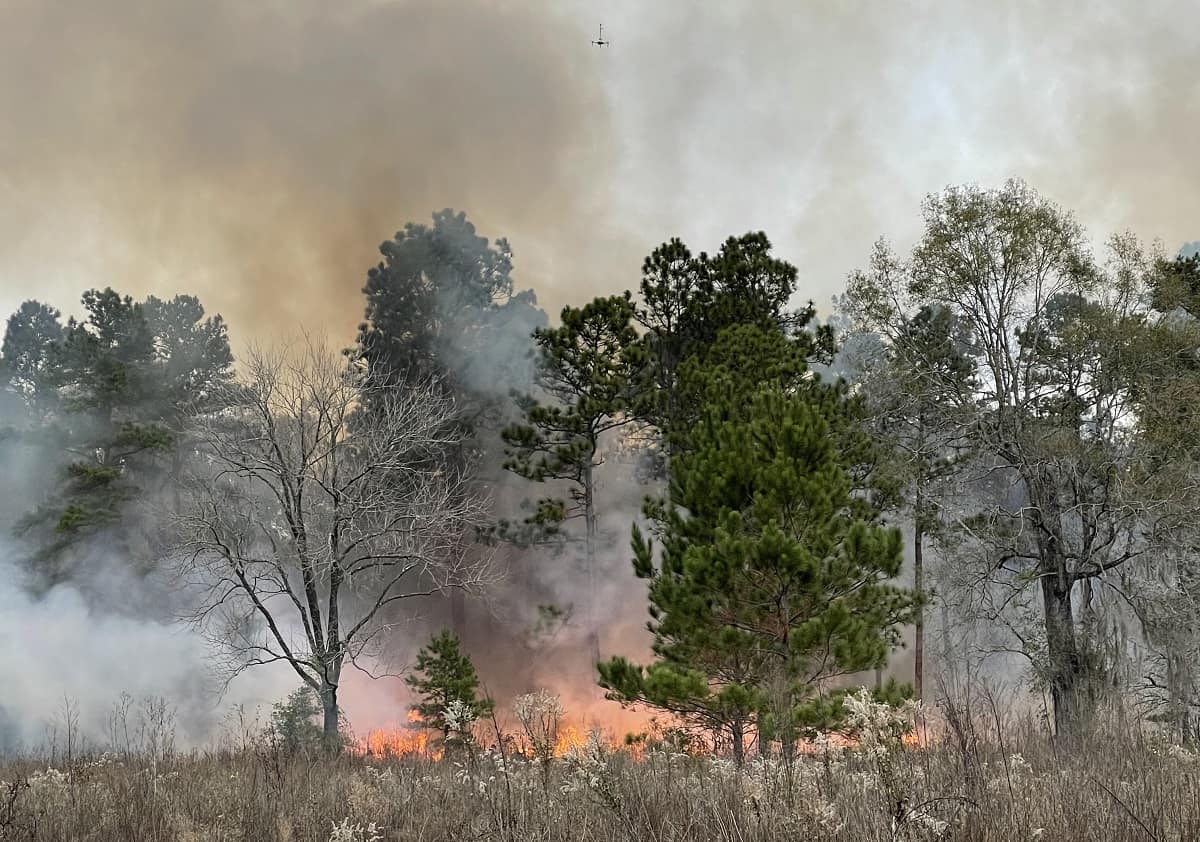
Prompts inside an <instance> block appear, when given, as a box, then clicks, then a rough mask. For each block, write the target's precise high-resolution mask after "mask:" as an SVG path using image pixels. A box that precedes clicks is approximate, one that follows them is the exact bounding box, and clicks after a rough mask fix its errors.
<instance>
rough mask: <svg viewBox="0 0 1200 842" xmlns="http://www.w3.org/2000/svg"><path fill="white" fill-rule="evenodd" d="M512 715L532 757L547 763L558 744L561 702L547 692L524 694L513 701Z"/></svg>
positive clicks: (561, 711) (561, 713)
mask: <svg viewBox="0 0 1200 842" xmlns="http://www.w3.org/2000/svg"><path fill="white" fill-rule="evenodd" d="M513 714H514V715H515V716H516V717H517V721H518V722H520V723H521V729H522V731H523V732H524V736H525V739H526V740H528V742H529V749H530V750H531V751H532V752H533V756H534V757H535V758H537V759H538V760H541V761H543V762H547V763H548V762H549V761H550V759H551V758H552V757H553V756H554V748H555V745H556V744H557V742H558V725H559V720H560V719H561V718H562V715H563V706H562V702H560V701H559V698H558V696H556V695H554V694H553V693H551V692H549V691H548V690H538V691H537V692H534V693H526V694H525V695H523V696H518V697H517V698H516V699H515V700H513Z"/></svg>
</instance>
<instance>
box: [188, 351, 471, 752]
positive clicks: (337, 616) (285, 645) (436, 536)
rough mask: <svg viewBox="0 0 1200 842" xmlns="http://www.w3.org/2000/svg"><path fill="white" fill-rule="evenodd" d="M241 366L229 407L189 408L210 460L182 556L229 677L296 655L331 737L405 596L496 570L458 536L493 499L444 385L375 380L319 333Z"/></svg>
mask: <svg viewBox="0 0 1200 842" xmlns="http://www.w3.org/2000/svg"><path fill="white" fill-rule="evenodd" d="M243 367H244V371H245V374H244V376H243V377H241V378H240V379H239V380H238V382H236V383H233V384H231V385H230V386H229V387H228V388H229V394H228V395H226V396H224V397H226V398H227V399H226V400H223V401H220V402H218V403H219V405H227V406H228V407H230V408H229V409H227V410H224V411H222V412H220V413H215V414H214V413H205V412H198V413H196V414H194V415H193V416H192V418H191V424H192V426H193V428H194V434H195V436H196V440H197V441H198V443H199V444H198V447H199V449H200V453H201V457H202V458H200V459H197V460H195V461H196V463H197V464H198V465H199V467H198V468H196V469H194V470H193V471H192V472H191V473H190V475H189V476H188V478H187V479H186V481H185V489H184V491H185V493H184V505H183V508H182V510H181V511H180V513H179V514H178V515H177V517H176V524H175V526H176V529H175V536H174V544H173V549H172V554H171V556H172V559H173V561H174V562H175V564H177V565H178V567H179V570H180V572H181V574H182V575H183V577H185V578H184V579H183V581H186V582H187V584H188V585H189V586H191V587H192V588H193V589H195V591H196V595H197V597H198V599H197V602H196V603H195V605H196V606H197V607H196V609H195V611H194V613H193V614H192V615H191V616H190V619H191V620H192V621H193V622H195V623H196V624H197V625H198V626H199V627H200V628H201V629H202V630H203V631H204V633H205V634H206V635H207V636H208V638H209V639H210V641H211V642H212V643H214V644H216V646H217V647H218V651H219V652H220V653H221V654H222V657H221V663H222V666H223V668H224V671H225V673H226V675H227V676H228V677H229V678H232V677H233V676H235V675H237V674H238V673H240V672H242V671H243V670H245V669H248V668H250V667H253V666H258V665H263V664H270V663H276V662H283V663H287V664H289V665H290V666H291V667H292V669H293V670H295V672H296V673H297V675H299V677H300V679H301V680H302V681H303V683H304V684H305V685H307V686H309V687H311V688H312V689H313V690H315V691H316V692H317V693H318V694H319V695H320V698H321V702H322V708H323V713H324V735H325V740H326V745H327V747H329V748H333V747H334V746H336V744H337V738H338V686H339V683H340V681H341V677H342V672H343V670H344V668H345V667H346V666H347V665H348V664H349V665H353V666H356V667H358V668H360V669H364V670H367V669H368V667H369V666H370V664H371V660H372V658H373V657H377V656H379V655H380V649H379V647H380V645H381V644H382V643H383V642H384V641H385V638H386V633H387V631H388V630H389V629H390V628H391V627H392V625H393V624H394V622H395V621H396V620H397V618H398V617H399V616H400V614H399V609H400V604H401V603H403V602H405V601H406V600H413V599H415V598H418V597H422V596H428V595H431V594H433V593H437V592H444V591H448V590H456V589H463V590H471V589H475V588H478V587H480V586H482V585H483V584H484V582H485V580H486V576H487V572H488V564H487V561H486V559H484V560H480V558H479V557H478V554H475V555H473V556H472V557H471V559H470V560H469V559H468V558H467V557H466V556H464V554H463V552H462V549H461V548H462V547H463V546H464V544H465V543H467V542H464V541H462V540H461V538H462V536H463V534H464V532H466V531H468V530H470V529H473V528H475V527H476V526H477V525H478V524H479V523H481V522H482V516H483V507H482V505H481V501H480V500H479V499H478V498H477V497H476V496H475V495H474V494H472V493H470V492H469V491H468V488H467V483H468V477H467V476H465V475H464V472H463V470H462V469H461V468H454V467H452V464H453V463H452V462H451V460H448V459H446V458H445V457H446V454H447V453H448V452H449V451H450V449H451V448H453V447H454V446H455V445H456V444H457V442H456V441H454V440H453V437H454V436H455V435H457V434H456V433H454V432H452V431H453V430H454V426H453V425H451V424H449V423H447V422H448V421H449V420H450V419H451V418H452V417H453V411H454V408H453V406H452V403H451V401H450V400H449V399H447V398H446V397H445V393H444V391H442V390H439V389H437V388H436V387H435V386H434V384H424V385H413V384H400V385H396V384H391V385H381V384H377V383H374V382H372V380H371V378H370V376H369V374H368V373H367V372H365V371H363V370H359V369H355V368H352V367H350V368H348V367H347V366H346V363H345V361H344V360H343V359H342V358H341V357H340V356H339V355H338V354H337V353H336V352H333V351H331V350H329V349H326V348H324V347H321V346H319V345H314V344H313V343H312V342H308V343H307V344H306V345H305V347H304V348H303V349H302V350H300V352H299V353H295V354H293V353H291V352H290V351H284V352H275V353H271V352H263V351H257V350H256V351H252V352H251V353H250V354H249V356H248V357H247V358H246V359H245V360H244V366H243ZM368 394H369V395H370V397H371V404H372V410H373V411H372V412H370V413H361V414H356V409H358V408H359V407H361V406H362V405H363V403H364V401H365V399H366V398H367V396H368Z"/></svg>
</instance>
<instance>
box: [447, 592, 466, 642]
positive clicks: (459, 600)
mask: <svg viewBox="0 0 1200 842" xmlns="http://www.w3.org/2000/svg"><path fill="white" fill-rule="evenodd" d="M450 630H451V631H453V632H454V636H455V637H457V638H458V639H459V640H464V639H465V638H466V636H467V598H466V595H465V594H464V593H463V592H462V591H461V590H459V589H458V588H451V589H450Z"/></svg>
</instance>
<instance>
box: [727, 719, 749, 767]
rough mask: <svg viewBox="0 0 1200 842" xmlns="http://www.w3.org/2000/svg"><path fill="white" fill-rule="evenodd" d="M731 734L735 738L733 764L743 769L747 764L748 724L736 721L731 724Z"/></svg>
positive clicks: (740, 720)
mask: <svg viewBox="0 0 1200 842" xmlns="http://www.w3.org/2000/svg"><path fill="white" fill-rule="evenodd" d="M729 732H730V735H731V736H732V737H733V762H734V763H736V764H737V767H738V768H739V769H740V768H742V766H743V764H745V762H746V723H745V721H743V720H742V719H735V720H733V721H732V722H730V723H729Z"/></svg>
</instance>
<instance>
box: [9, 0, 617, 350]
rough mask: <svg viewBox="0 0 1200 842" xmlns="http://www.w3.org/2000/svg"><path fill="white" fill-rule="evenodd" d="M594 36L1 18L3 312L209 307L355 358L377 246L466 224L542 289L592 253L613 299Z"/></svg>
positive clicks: (383, 24) (249, 326)
mask: <svg viewBox="0 0 1200 842" xmlns="http://www.w3.org/2000/svg"><path fill="white" fill-rule="evenodd" d="M587 37H588V36H587V33H586V32H584V31H582V30H578V29H577V28H576V25H575V22H573V21H571V20H568V19H565V18H563V17H562V16H560V15H559V14H557V13H556V11H555V4H553V3H543V4H532V3H508V4H503V3H485V2H480V3H454V2H428V3H425V2H420V3H419V2H394V3H373V2H354V3H344V4H343V3H327V2H323V0H288V2H249V3H246V2H241V0H214V2H204V3H191V2H174V0H172V2H160V0H118V2H110V3H73V2H57V0H50V2H46V0H17V2H15V3H13V2H11V0H10V1H9V2H8V3H7V4H0V115H3V117H2V119H3V122H4V130H3V131H0V172H2V173H3V176H2V177H0V255H3V257H2V258H0V272H3V275H4V278H5V282H4V294H3V295H2V296H0V297H2V298H3V299H4V303H5V304H6V305H8V306H9V307H12V306H15V304H16V303H17V300H18V299H19V298H21V297H28V296H35V295H36V296H37V297H39V298H43V299H47V300H49V301H51V302H53V303H55V304H57V305H59V306H63V307H64V308H65V309H72V305H73V304H74V303H75V302H76V301H77V299H78V296H79V293H80V292H81V291H82V289H84V288H86V287H87V286H90V285H104V284H112V285H113V286H116V287H117V288H119V289H121V290H123V291H128V292H131V293H138V294H140V293H148V292H158V293H160V294H161V293H164V292H166V293H174V292H177V291H188V292H197V293H199V294H200V295H201V296H202V300H203V301H204V302H205V304H206V305H207V306H208V308H209V309H210V310H213V311H220V312H223V313H224V314H225V315H226V316H227V317H228V318H230V320H231V322H232V323H233V325H234V328H235V332H236V333H237V338H238V339H242V340H244V339H245V338H246V337H247V335H248V334H251V333H257V332H259V331H264V330H266V331H269V332H274V331H279V330H285V329H286V328H288V327H289V325H290V324H291V323H292V322H294V321H297V320H299V321H304V322H306V323H307V324H308V325H309V326H310V327H316V328H319V329H320V328H323V329H326V330H328V331H330V332H331V333H333V335H334V336H335V337H337V338H338V339H349V338H350V337H351V336H352V331H353V327H354V324H355V322H356V320H357V319H358V318H359V317H360V316H361V312H362V298H361V295H360V294H359V290H360V287H361V285H362V282H363V280H364V279H365V274H366V269H367V267H368V266H370V265H372V264H373V263H374V262H375V260H376V259H377V257H378V255H377V252H376V247H377V246H378V244H379V243H380V242H381V241H382V240H383V239H385V238H387V237H389V236H390V235H391V234H392V233H393V232H394V231H396V230H397V229H398V228H399V227H401V226H403V224H404V223H405V222H407V221H409V220H415V221H428V220H429V215H430V212H431V211H433V210H437V209H440V208H442V207H447V206H452V207H455V208H459V209H462V210H465V211H467V213H468V215H469V216H470V217H471V218H472V219H473V220H474V221H475V222H476V224H477V225H478V226H479V228H480V231H481V232H482V233H484V234H485V235H488V236H492V237H498V236H505V235H506V236H509V237H510V238H511V239H512V240H513V242H514V247H515V249H516V253H517V259H518V266H519V268H520V270H521V271H522V273H523V276H524V277H523V279H522V280H524V282H525V283H526V284H529V283H530V282H531V280H530V279H536V280H537V286H538V287H539V289H540V290H546V289H553V287H554V281H552V280H550V279H549V277H548V276H549V275H550V271H551V267H552V266H553V267H554V270H555V271H556V272H558V273H559V274H565V271H564V269H565V266H564V264H565V262H564V261H562V260H561V259H560V260H555V259H554V258H555V256H556V255H558V256H561V255H562V254H573V255H578V256H579V259H578V261H572V262H571V266H570V268H571V275H572V278H573V283H578V284H580V285H583V286H587V285H589V284H590V285H593V286H594V285H595V283H596V278H597V276H598V274H599V273H602V272H603V271H604V267H603V262H602V261H598V260H596V259H594V258H595V257H596V255H595V254H593V251H594V249H595V248H596V245H595V238H596V236H597V234H598V233H600V234H602V232H603V231H604V230H605V226H606V222H605V220H604V218H603V214H602V212H601V211H600V210H598V209H597V208H598V206H599V205H602V204H603V200H602V193H603V183H604V182H603V178H602V174H603V172H604V171H605V169H606V168H607V167H608V165H609V162H610V159H611V154H612V149H613V143H612V142H611V140H610V136H611V128H610V125H609V117H608V108H607V105H606V102H605V99H604V97H603V96H602V94H601V91H600V90H599V88H598V85H597V84H596V81H595V80H596V77H595V74H594V72H593V71H594V69H593V68H592V67H591V64H592V63H593V62H594V61H595V58H596V57H595V56H594V55H592V54H590V53H589V52H588V51H587V49H586V48H587ZM598 175H599V176H600V177H597V176H598ZM639 248H640V245H639ZM635 266H636V264H635ZM572 294H573V293H572ZM546 298H548V299H549V303H550V304H561V303H562V301H563V300H564V299H565V294H561V293H560V294H559V295H557V296H555V295H548V296H546Z"/></svg>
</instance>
